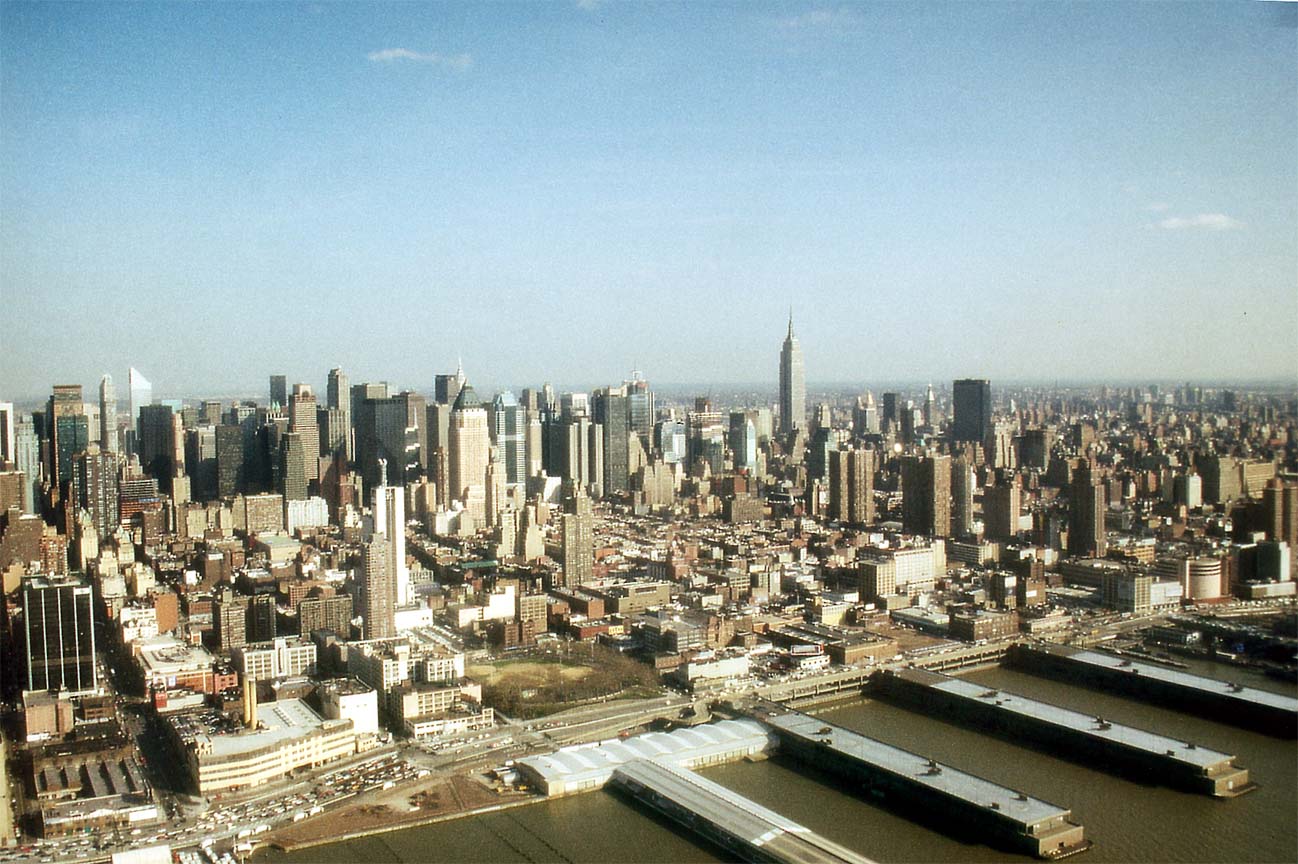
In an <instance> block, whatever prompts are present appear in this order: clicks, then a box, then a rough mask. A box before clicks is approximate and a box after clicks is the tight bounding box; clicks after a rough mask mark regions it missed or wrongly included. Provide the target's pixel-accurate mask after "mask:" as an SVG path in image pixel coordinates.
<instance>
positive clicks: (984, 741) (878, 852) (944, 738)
mask: <svg viewBox="0 0 1298 864" xmlns="http://www.w3.org/2000/svg"><path fill="white" fill-rule="evenodd" d="M1191 665H1192V666H1193V669H1192V671H1195V672H1198V673H1200V674H1206V675H1211V676H1212V677H1215V678H1220V679H1227V680H1239V681H1241V683H1247V684H1249V685H1251V686H1255V687H1259V688H1262V689H1269V690H1273V691H1278V692H1288V693H1292V692H1293V688H1287V689H1286V687H1285V685H1283V684H1281V683H1279V682H1276V681H1272V680H1269V679H1266V678H1263V677H1261V676H1258V675H1252V674H1249V673H1247V672H1245V671H1243V670H1240V669H1235V668H1231V667H1227V666H1218V665H1213V664H1199V663H1194V664H1191ZM965 677H967V678H968V679H969V680H972V681H975V682H978V683H979V684H980V685H983V686H987V687H995V688H1001V689H1005V690H1010V691H1013V692H1017V693H1021V694H1023V695H1024V696H1027V697H1030V698H1034V699H1041V700H1044V701H1049V702H1054V703H1055V704H1058V705H1061V706H1063V707H1066V708H1070V709H1073V710H1078V711H1085V712H1087V713H1089V714H1102V715H1103V716H1104V717H1106V718H1108V719H1112V720H1113V721H1115V722H1119V723H1126V724H1129V725H1132V726H1139V727H1142V728H1146V729H1151V730H1157V731H1158V732H1160V733H1161V734H1165V735H1169V736H1172V737H1176V738H1184V739H1185V740H1187V741H1196V742H1199V743H1202V744H1203V745H1204V746H1208V747H1213V748H1215V749H1218V750H1222V751H1225V752H1229V753H1233V754H1235V755H1236V756H1237V757H1238V759H1239V761H1240V764H1243V765H1246V766H1248V768H1249V771H1250V774H1251V776H1252V778H1253V780H1254V781H1255V782H1257V783H1258V784H1259V785H1260V788H1259V789H1258V790H1257V791H1255V792H1253V793H1251V794H1249V795H1245V796H1243V797H1242V798H1238V799H1234V800H1230V801H1217V800H1213V799H1211V798H1208V797H1206V796H1202V795H1192V794H1189V793H1185V792H1178V791H1175V790H1172V789H1164V788H1160V787H1148V786H1142V785H1139V784H1137V783H1134V782H1131V781H1129V780H1125V779H1122V778H1120V777H1117V776H1114V775H1111V774H1108V773H1105V772H1103V771H1099V770H1093V769H1091V768H1088V767H1085V766H1083V765H1079V764H1075V763H1072V762H1068V761H1066V760H1063V759H1059V758H1056V757H1053V756H1050V755H1047V754H1045V753H1041V752H1038V751H1035V750H1030V749H1027V748H1023V747H1018V746H1016V745H1014V744H1012V743H1009V742H1008V741H1004V740H1001V739H999V738H994V737H991V736H987V735H983V734H980V733H978V732H976V731H974V730H972V729H968V728H964V727H962V726H957V725H951V724H947V723H944V722H941V721H939V720H935V719H930V718H927V717H925V716H923V715H922V714H918V713H916V712H912V711H907V710H904V709H901V708H896V707H893V706H890V705H887V704H884V703H881V702H877V701H874V700H861V699H854V700H850V701H848V702H845V703H837V704H836V705H832V706H827V707H824V708H820V709H816V708H813V709H810V710H811V711H812V712H813V713H816V714H819V715H822V716H824V717H825V718H826V719H827V720H830V721H832V722H833V723H835V724H838V725H842V726H845V727H847V728H849V729H855V730H857V731H860V732H863V733H865V734H868V735H871V736H874V737H876V738H879V739H881V740H883V741H886V742H888V743H890V744H894V745H897V746H900V747H905V748H907V749H909V750H913V751H916V752H919V753H922V754H924V755H926V756H930V757H932V758H934V759H937V760H938V761H941V762H946V763H949V764H951V765H953V766H956V767H958V768H961V769H963V770H967V771H970V772H972V773H975V774H979V775H981V776H984V777H986V778H987V779H989V780H993V781H995V782H997V783H1002V784H1004V785H1006V786H1010V787H1013V788H1016V789H1022V790H1024V791H1026V792H1028V793H1030V794H1032V795H1036V796H1040V797H1042V798H1045V799H1046V800H1049V801H1052V802H1055V803H1058V804H1060V805H1061V806H1065V807H1068V808H1070V809H1071V810H1072V811H1073V814H1074V815H1075V817H1076V818H1077V820H1078V821H1080V822H1082V823H1084V824H1085V825H1086V833H1087V836H1088V837H1090V838H1091V839H1092V840H1094V841H1095V846H1094V847H1093V848H1092V849H1091V850H1090V851H1088V852H1086V853H1084V854H1083V855H1081V856H1080V857H1078V858H1077V859H1076V860H1078V861H1079V862H1081V861H1092V862H1097V864H1098V862H1134V861H1176V862H1199V861H1203V862H1208V861H1223V860H1232V861H1265V862H1272V861H1293V860H1298V826H1296V825H1295V820H1294V818H1293V814H1294V813H1295V812H1298V745H1296V744H1295V742H1294V741H1292V740H1290V741H1285V740H1279V739H1276V738H1272V737H1269V736H1266V735H1262V734H1259V733H1255V732H1250V731H1248V730H1245V729H1237V728H1234V727H1231V726H1226V725H1223V724H1219V723H1215V722H1213V721H1210V720H1203V719H1200V718H1197V717H1192V716H1189V715H1186V714H1181V713H1178V712H1176V711H1171V710H1168V709H1164V708H1159V707H1155V706H1150V705H1146V704H1144V703H1141V702H1137V701H1134V700H1129V699H1124V698H1121V697H1117V696H1111V695H1108V694H1104V693H1097V692H1095V691H1092V690H1088V689H1086V688H1082V687H1075V686H1071V685H1068V684H1062V683H1059V682H1055V681H1050V680H1046V679H1043V678H1039V677H1037V676H1034V675H1028V674H1025V673H1020V672H1015V671H1012V670H1009V669H1001V668H991V669H982V670H979V671H977V672H973V673H969V674H968V675H967V676H965ZM702 773H703V774H704V775H705V776H706V777H708V778H709V779H711V780H714V781H716V782H719V783H721V784H722V785H724V786H726V787H729V788H731V789H734V790H735V791H736V792H738V793H740V794H741V795H744V796H746V797H748V798H751V799H753V800H754V801H756V802H757V803H758V804H761V805H763V806H765V807H768V808H770V809H772V810H774V811H776V812H777V813H779V814H781V815H782V816H785V817H787V818H789V819H791V820H793V821H795V822H799V823H801V824H803V825H806V826H807V827H808V828H809V829H811V830H813V831H816V832H818V833H820V834H822V835H824V836H825V837H826V838H827V839H829V840H831V841H833V842H836V843H839V844H841V845H843V846H846V847H847V848H849V849H852V850H855V851H856V852H858V853H860V854H862V855H865V856H867V857H869V858H871V859H874V860H876V861H883V862H893V861H896V862H907V861H935V862H953V864H954V862H993V861H1005V860H1022V861H1029V860H1032V859H1029V858H1026V857H1020V858H1017V859H1016V858H1014V856H1010V855H1007V854H1006V853H1004V852H1000V851H998V850H996V849H993V848H991V847H988V846H984V845H981V844H978V843H977V842H962V841H961V840H957V839H954V838H952V837H948V836H946V835H944V834H942V833H939V832H937V831H932V830H929V829H927V828H924V827H921V826H919V825H917V824H916V823H914V822H911V821H910V820H908V819H906V818H904V817H902V816H899V815H895V814H893V813H891V812H889V811H887V810H884V809H882V808H880V807H876V806H874V805H872V804H870V803H867V802H866V801H864V800H862V799H859V798H857V797H855V796H853V795H852V794H850V793H849V792H845V791H843V790H842V789H841V788H840V787H837V786H834V785H832V781H829V782H826V781H824V780H823V779H822V778H819V777H811V776H807V775H806V774H805V773H804V772H802V770H801V769H799V768H797V767H796V766H794V765H793V764H792V763H791V762H786V761H785V760H783V759H781V758H779V757H777V758H775V759H772V760H769V761H766V762H760V763H757V764H748V763H737V764H733V765H726V766H721V767H717V768H710V769H707V770H705V771H703V772H702ZM257 860H258V862H279V861H298V862H307V861H312V862H314V861H319V862H343V861H358V860H367V861H374V862H382V861H394V862H418V861H433V860H440V861H484V862H486V861H490V862H496V861H500V862H513V861H519V862H522V861H570V862H592V864H593V862H600V861H625V862H650V861H664V860H672V861H715V860H724V859H723V857H722V855H721V853H719V852H717V851H716V850H714V849H711V848H706V847H703V846H700V845H698V844H697V843H695V842H693V841H692V840H690V839H689V838H687V837H683V836H681V832H679V831H678V830H677V829H675V828H674V827H673V826H672V825H670V824H669V823H666V822H663V821H660V820H657V819H655V818H653V817H651V816H648V815H646V814H645V813H643V812H641V811H639V810H637V809H636V808H635V807H634V806H633V805H631V804H628V803H626V802H625V801H623V800H621V799H619V798H618V797H617V796H616V795H613V794H611V793H609V792H606V791H605V792H592V793H589V794H583V795H576V796H573V797H570V798H564V799H560V800H556V801H549V802H543V803H540V804H537V805H534V806H530V807H521V808H515V809H512V810H509V811H505V812H501V813H493V814H488V815H485V816H478V817H475V818H473V819H468V820H457V821H452V822H444V823H439V824H433V825H427V826H423V827H419V828H413V829H409V830H405V831H398V832H393V833H390V834H385V835H379V836H373V837H367V838H364V839H361V840H356V841H351V842H345V843H339V844H334V845H330V846H323V847H315V848H312V849H308V850H302V852H300V853H298V854H290V855H285V854H283V853H278V852H275V851H273V850H267V851H265V852H262V853H259V854H258V856H257Z"/></svg>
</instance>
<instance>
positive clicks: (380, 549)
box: [361, 534, 397, 639]
mask: <svg viewBox="0 0 1298 864" xmlns="http://www.w3.org/2000/svg"><path fill="white" fill-rule="evenodd" d="M364 550H365V551H364V555H363V557H362V573H361V616H362V617H363V618H364V622H363V623H362V625H361V627H362V635H363V636H364V638H366V639H387V638H389V637H391V636H395V635H396V634H397V626H396V605H397V604H396V600H397V597H396V595H397V591H396V583H395V581H394V580H393V578H392V570H391V568H390V566H389V562H390V555H391V551H390V550H389V549H388V540H387V537H386V535H383V534H375V535H373V536H372V537H370V539H369V540H368V541H367V542H366V543H365V544H364Z"/></svg>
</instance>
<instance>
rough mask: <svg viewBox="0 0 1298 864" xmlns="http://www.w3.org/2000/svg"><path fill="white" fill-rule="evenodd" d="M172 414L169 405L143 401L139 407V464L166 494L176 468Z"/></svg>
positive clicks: (169, 489)
mask: <svg viewBox="0 0 1298 864" xmlns="http://www.w3.org/2000/svg"><path fill="white" fill-rule="evenodd" d="M172 417H173V414H172V411H171V406H170V405H144V406H141V408H140V417H139V420H140V427H139V435H140V464H141V465H142V466H143V467H144V470H145V471H146V472H148V474H149V476H150V477H153V478H155V479H156V480H157V481H158V485H159V486H160V487H161V488H162V491H164V492H167V493H168V494H170V492H171V478H172V475H173V474H174V472H175V470H176V463H175V454H176V440H175V423H174V421H173V419H172Z"/></svg>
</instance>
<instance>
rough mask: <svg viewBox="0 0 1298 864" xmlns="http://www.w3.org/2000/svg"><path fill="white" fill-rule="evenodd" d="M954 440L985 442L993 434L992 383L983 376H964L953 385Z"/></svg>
mask: <svg viewBox="0 0 1298 864" xmlns="http://www.w3.org/2000/svg"><path fill="white" fill-rule="evenodd" d="M951 401H952V405H953V407H954V409H955V416H954V417H953V418H952V420H951V438H952V440H954V441H972V442H977V443H979V444H981V443H983V442H985V441H986V440H987V439H988V438H990V437H991V434H992V385H991V382H989V381H987V380H986V379H983V378H962V379H960V380H958V381H956V382H954V383H953V384H952V385H951Z"/></svg>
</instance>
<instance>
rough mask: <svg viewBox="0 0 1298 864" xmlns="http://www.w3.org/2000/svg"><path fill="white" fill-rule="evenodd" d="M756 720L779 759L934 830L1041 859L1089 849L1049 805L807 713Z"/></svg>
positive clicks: (1077, 829) (1068, 815) (1065, 815)
mask: <svg viewBox="0 0 1298 864" xmlns="http://www.w3.org/2000/svg"><path fill="white" fill-rule="evenodd" d="M761 719H762V720H763V722H765V723H766V724H767V725H768V726H770V728H771V729H772V730H773V731H774V732H775V734H776V736H777V737H778V738H779V741H780V749H781V752H782V753H784V754H786V755H787V756H789V757H791V758H793V759H797V760H799V761H802V762H805V763H807V764H810V765H812V766H813V767H815V768H817V769H819V770H821V771H823V772H825V773H827V774H830V775H833V776H835V777H838V778H840V779H841V780H842V781H844V782H845V783H846V784H847V785H848V786H849V787H850V788H855V789H857V790H859V792H860V794H861V795H862V796H863V797H865V798H867V799H870V800H878V801H879V802H880V803H881V804H883V805H884V806H888V807H889V808H891V809H894V810H898V811H900V812H902V813H904V814H905V815H910V816H914V817H917V818H919V819H922V820H924V821H926V822H927V823H928V824H930V825H931V826H932V827H935V828H937V829H939V830H945V831H954V832H958V833H960V834H961V835H962V836H972V837H974V838H976V839H978V840H980V841H982V842H985V843H987V844H988V845H991V846H995V847H998V848H1001V849H1004V850H1007V851H1011V852H1017V853H1021V854H1028V855H1033V856H1036V857H1038V858H1043V859H1047V860H1054V859H1058V858H1063V857H1066V856H1068V855H1073V854H1076V853H1078V852H1083V851H1085V850H1086V849H1089V848H1090V846H1091V841H1089V840H1087V839H1086V838H1085V831H1084V829H1083V827H1082V826H1081V825H1079V824H1077V823H1075V822H1073V821H1072V812H1071V811H1070V810H1067V809H1065V808H1062V807H1059V806H1057V805H1055V804H1051V803H1049V802H1048V801H1042V800H1041V799H1039V798H1033V797H1031V796H1029V795H1025V794H1023V793H1021V792H1017V791H1015V790H1013V789H1008V788H1006V787H1004V786H1000V785H998V784H996V783H993V782H991V781H990V780H985V779H983V778H981V777H977V776H974V775H973V774H967V773H965V772H963V771H960V770H958V769H956V768H952V767H950V766H948V765H942V764H939V763H938V762H936V761H934V760H932V759H927V758H925V757H923V756H920V755H918V754H916V753H911V752H910V751H907V750H903V749H901V748H899V747H893V746H892V745H890V744H885V743H883V742H882V741H877V740H875V739H873V738H868V737H866V736H864V735H861V734H859V733H856V732H852V731H850V730H848V729H843V728H841V727H838V726H833V725H830V724H827V723H825V722H824V721H823V720H821V719H818V718H816V717H811V716H808V715H806V714H799V713H796V712H790V713H781V714H776V713H774V712H770V713H766V714H765V715H764V716H762V717H761Z"/></svg>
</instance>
